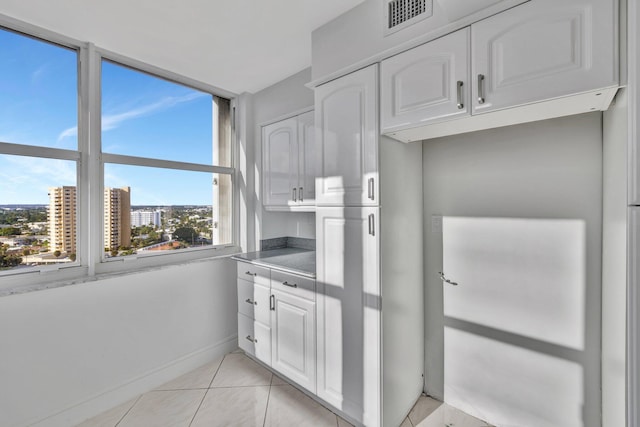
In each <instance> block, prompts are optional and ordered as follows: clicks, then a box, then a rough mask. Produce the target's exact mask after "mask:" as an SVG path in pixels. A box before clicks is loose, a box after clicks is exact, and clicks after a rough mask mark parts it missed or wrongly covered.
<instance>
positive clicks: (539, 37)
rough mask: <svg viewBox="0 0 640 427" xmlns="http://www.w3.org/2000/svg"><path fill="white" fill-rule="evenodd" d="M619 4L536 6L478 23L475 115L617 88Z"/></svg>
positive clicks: (569, 0) (605, 0) (474, 30)
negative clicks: (597, 90) (617, 11)
mask: <svg viewBox="0 0 640 427" xmlns="http://www.w3.org/2000/svg"><path fill="white" fill-rule="evenodd" d="M545 3H548V4H545ZM615 3H617V2H614V1H612V0H590V1H585V0H563V1H547V2H544V1H542V2H537V1H533V2H530V3H526V4H523V5H521V6H518V7H515V8H513V9H510V10H507V11H505V12H502V13H499V14H497V15H494V16H492V17H491V18H488V19H485V20H484V21H480V22H478V23H476V24H473V25H472V26H471V43H472V77H471V78H472V79H473V80H474V82H473V91H472V97H473V111H472V113H473V114H476V113H481V112H488V111H494V110H499V109H503V108H508V107H513V106H517V105H522V104H527V103H532V102H536V101H541V100H547V99H552V98H557V97H562V96H567V95H572V94H576V93H580V92H586V91H590V90H594V89H600V88H605V87H611V86H615V85H617V82H618V69H617V65H616V61H617V54H616V50H617V37H616V34H617V29H616V25H615V23H616V22H617V14H616V13H615V12H616V8H615V6H614V5H615Z"/></svg>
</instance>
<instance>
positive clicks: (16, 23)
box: [0, 13, 86, 49]
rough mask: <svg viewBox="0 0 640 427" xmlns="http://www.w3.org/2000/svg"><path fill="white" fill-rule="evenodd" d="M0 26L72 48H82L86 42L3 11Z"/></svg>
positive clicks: (0, 16)
mask: <svg viewBox="0 0 640 427" xmlns="http://www.w3.org/2000/svg"><path fill="white" fill-rule="evenodd" d="M0 27H2V28H4V29H6V30H9V31H14V32H17V33H21V34H22V35H24V36H27V37H32V38H37V39H40V40H42V41H45V42H48V43H54V44H57V45H60V46H63V47H68V48H71V49H80V47H81V46H83V45H85V44H86V43H85V42H82V41H80V40H78V39H74V38H72V37H67V36H64V35H62V34H60V33H56V32H54V31H51V30H47V29H46V28H43V27H39V26H37V25H33V24H30V23H28V22H24V21H21V20H19V19H15V18H12V17H10V16H7V15H3V14H1V13H0Z"/></svg>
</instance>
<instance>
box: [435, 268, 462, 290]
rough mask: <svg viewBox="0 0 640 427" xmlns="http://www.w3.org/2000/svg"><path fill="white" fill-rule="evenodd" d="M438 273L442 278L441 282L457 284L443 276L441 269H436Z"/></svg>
mask: <svg viewBox="0 0 640 427" xmlns="http://www.w3.org/2000/svg"><path fill="white" fill-rule="evenodd" d="M438 274H439V275H440V279H442V281H443V282H445V283H448V284H450V285H453V286H458V283H457V282H452V281H451V280H449V279H447V278H446V277H444V273H443V272H442V271H438Z"/></svg>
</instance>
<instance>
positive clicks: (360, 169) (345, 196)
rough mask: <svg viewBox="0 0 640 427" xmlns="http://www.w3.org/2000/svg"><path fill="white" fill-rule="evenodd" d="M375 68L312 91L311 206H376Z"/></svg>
mask: <svg viewBox="0 0 640 427" xmlns="http://www.w3.org/2000/svg"><path fill="white" fill-rule="evenodd" d="M377 67H378V66H377V65H371V66H369V67H367V68H364V69H362V70H359V71H356V72H353V73H351V74H349V75H347V76H344V77H341V78H339V79H337V80H333V81H331V82H329V83H326V84H324V85H321V86H319V87H317V88H316V90H315V104H316V108H315V116H316V121H315V122H316V127H317V129H318V131H317V134H316V135H317V136H318V138H319V142H320V146H319V147H320V153H319V156H318V161H319V165H318V173H319V178H318V180H317V186H316V205H317V206H362V205H373V206H375V205H377V204H378V135H379V133H378V119H377V117H378V114H377V111H378V110H377V106H378V94H377V92H378V68H377Z"/></svg>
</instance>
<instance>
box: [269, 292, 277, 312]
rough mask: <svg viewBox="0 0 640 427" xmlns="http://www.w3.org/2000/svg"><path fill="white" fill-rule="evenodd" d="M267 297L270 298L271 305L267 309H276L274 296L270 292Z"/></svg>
mask: <svg viewBox="0 0 640 427" xmlns="http://www.w3.org/2000/svg"><path fill="white" fill-rule="evenodd" d="M269 299H270V300H271V306H270V307H269V309H270V310H271V311H276V296H275V295H273V294H272V295H271V297H270V298H269Z"/></svg>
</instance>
